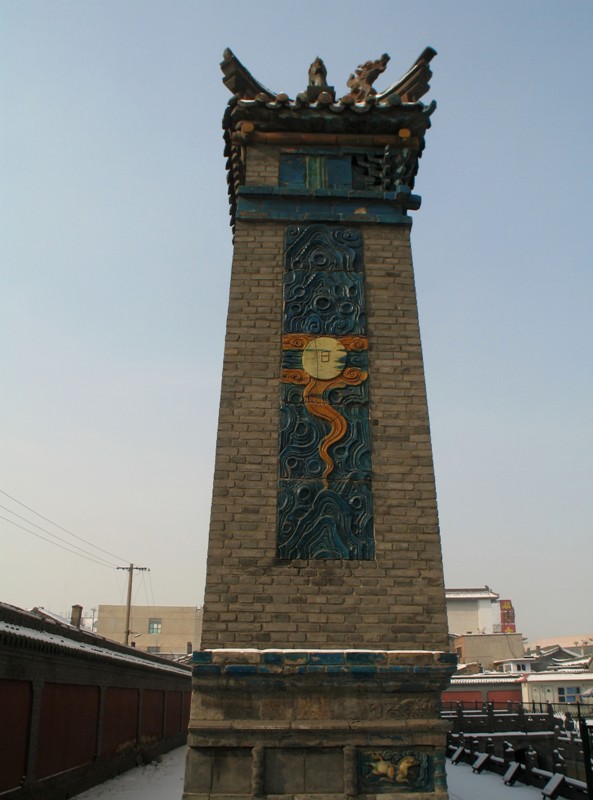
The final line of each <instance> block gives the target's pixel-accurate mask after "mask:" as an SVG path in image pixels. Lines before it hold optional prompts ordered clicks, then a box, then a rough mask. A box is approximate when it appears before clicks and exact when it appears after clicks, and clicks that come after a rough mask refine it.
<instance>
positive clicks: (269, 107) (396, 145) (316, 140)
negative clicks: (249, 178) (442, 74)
mask: <svg viewBox="0 0 593 800" xmlns="http://www.w3.org/2000/svg"><path fill="white" fill-rule="evenodd" d="M435 55H436V51H435V50H433V49H432V48H431V47H427V48H425V50H424V51H423V52H422V53H421V54H420V56H419V57H418V58H417V59H416V61H415V62H414V64H413V65H412V66H411V67H410V69H409V70H408V71H407V72H406V73H405V74H404V75H403V76H402V77H401V78H399V79H398V80H397V81H395V83H393V84H391V86H389V87H388V88H387V89H385V90H384V91H381V92H377V91H376V90H375V88H374V86H373V84H374V82H375V81H376V80H377V78H378V77H379V76H380V75H382V73H383V72H384V71H385V69H386V67H387V64H388V62H389V60H390V58H389V56H388V55H387V53H384V54H383V55H382V56H380V57H379V58H378V59H375V60H374V61H366V62H364V63H363V64H360V65H359V66H358V67H357V68H356V69H355V70H354V72H353V73H352V74H351V75H350V77H349V78H348V80H347V82H346V85H347V91H346V93H345V94H344V95H343V96H342V97H336V92H335V90H334V87H333V86H329V85H328V83H327V80H326V78H327V70H326V68H325V65H324V63H323V61H322V59H320V58H319V57H317V58H316V59H315V61H314V62H313V63H312V64H311V66H310V68H309V74H308V85H307V86H306V88H305V90H304V91H303V92H300V93H299V94H297V96H296V97H295V98H294V99H291V98H290V97H289V96H288V95H287V94H285V93H283V92H281V93H276V92H274V91H271V90H270V89H267V88H266V87H265V86H263V84H261V83H260V82H259V81H258V80H256V79H255V78H254V77H253V75H252V74H251V73H250V72H249V70H248V69H246V67H245V66H244V65H243V64H242V63H241V62H240V61H239V59H238V58H237V57H236V56H235V55H234V53H233V52H232V51H231V50H229V49H227V50H225V52H224V57H223V61H222V63H221V69H222V73H223V83H224V84H225V86H226V87H227V88H228V89H229V91H230V92H231V93H232V95H233V97H232V98H231V99H230V100H229V102H228V105H227V107H226V111H225V114H224V118H223V129H224V139H225V156H226V157H227V170H228V176H227V179H228V185H229V205H230V215H231V224H232V225H233V226H234V220H235V216H236V209H237V199H238V196H239V194H240V193H241V192H242V191H243V192H244V191H245V190H244V189H242V187H243V184H244V181H245V146H246V145H247V146H248V145H250V144H258V143H260V144H261V143H266V144H276V145H278V146H284V147H286V146H289V147H290V146H292V147H294V146H313V147H324V146H326V147H334V146H337V147H342V148H344V147H346V148H348V147H350V148H353V147H354V148H362V149H366V150H372V155H373V157H375V158H377V155H378V154H383V156H384V160H385V163H383V164H382V165H381V167H382V168H383V167H384V168H385V174H386V175H387V174H388V175H389V180H387V181H386V182H385V184H384V189H385V190H394V191H395V192H396V194H397V196H398V198H399V199H398V200H397V201H393V202H396V203H400V204H401V202H403V200H402V198H404V194H402V192H401V191H400V190H401V188H402V187H403V188H404V190H405V191H407V192H408V194H409V193H410V192H411V191H412V189H413V188H414V177H415V175H416V172H417V169H418V159H419V158H420V156H421V154H422V151H423V149H424V137H425V134H426V130H427V129H428V128H429V127H430V116H431V114H432V113H433V111H434V110H435V108H436V103H435V102H434V101H433V102H431V103H430V104H428V105H425V104H424V103H422V102H421V101H420V98H421V97H422V96H423V95H424V94H425V93H426V92H427V91H428V89H429V80H430V78H431V76H432V72H431V70H430V66H429V63H430V61H431V60H432V59H433V58H434V56H435ZM383 156H382V157H383ZM404 193H405V192H404ZM385 197H387V195H385ZM404 199H405V198H404ZM406 202H407V200H406ZM419 204H420V198H418V197H415V199H414V200H411V201H410V203H408V205H407V207H408V208H417V207H418V206H419ZM402 208H403V206H402Z"/></svg>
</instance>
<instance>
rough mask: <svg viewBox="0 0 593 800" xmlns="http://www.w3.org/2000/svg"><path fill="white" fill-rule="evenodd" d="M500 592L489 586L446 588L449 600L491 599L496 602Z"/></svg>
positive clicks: (446, 595)
mask: <svg viewBox="0 0 593 800" xmlns="http://www.w3.org/2000/svg"><path fill="white" fill-rule="evenodd" d="M499 597H500V595H499V594H497V593H496V592H492V591H491V590H490V589H489V588H488V587H487V586H484V587H480V588H477V589H475V588H471V589H445V598H446V599H447V600H490V601H491V602H493V603H495V602H496V601H497V600H498V598H499Z"/></svg>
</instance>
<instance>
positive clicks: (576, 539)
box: [0, 0, 593, 638]
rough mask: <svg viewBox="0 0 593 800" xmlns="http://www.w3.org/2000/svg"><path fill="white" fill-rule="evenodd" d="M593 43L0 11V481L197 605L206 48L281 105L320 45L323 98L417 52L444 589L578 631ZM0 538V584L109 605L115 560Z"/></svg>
mask: <svg viewBox="0 0 593 800" xmlns="http://www.w3.org/2000/svg"><path fill="white" fill-rule="evenodd" d="M592 32H593V6H592V5H591V3H589V2H585V0H572V2H570V3H558V2H547V0H539V2H535V0H523V2H521V3H517V2H510V1H509V0H499V2H497V3H488V4H487V3H481V2H475V0H471V1H470V0H468V1H467V2H465V0H452V2H448V3H444V2H437V0H434V2H424V1H423V0H419V1H418V0H417V2H415V3H413V4H410V3H403V2H399V0H389V2H368V3H366V4H363V5H361V4H360V3H359V2H357V3H354V2H350V1H349V0H346V1H344V0H343V1H342V2H326V3H323V4H320V3H318V2H308V1H307V2H298V3H295V2H292V3H289V2H283V0H277V1H276V2H273V3H272V2H267V1H265V0H261V2H251V3H246V2H236V0H229V1H227V2H226V3H224V4H215V3H206V2H197V0H194V2H182V1H180V0H167V2H164V0H161V1H160V2H151V0H143V1H142V2H140V1H136V2H135V1H134V0H102V1H101V2H97V0H88V1H87V2H74V0H68V1H65V0H54V2H51V3H49V2H31V0H19V2H14V1H13V2H9V1H8V0H4V2H3V3H0V53H1V55H0V59H1V62H0V73H1V76H2V77H1V84H0V114H1V117H2V122H1V123H0V135H1V137H2V139H1V142H0V169H1V173H0V193H1V195H0V197H1V200H0V202H1V209H0V226H1V227H0V237H1V240H0V246H1V252H2V266H1V268H0V269H1V271H2V285H3V291H2V293H1V298H0V303H1V308H0V336H1V337H2V346H1V349H0V358H1V364H0V367H1V374H2V393H1V397H0V442H1V447H0V490H2V491H3V492H5V493H7V495H10V496H11V497H13V498H16V499H17V500H20V501H21V502H22V503H24V504H26V505H28V506H30V507H31V508H32V509H35V510H36V511H38V512H39V513H41V514H43V515H44V516H45V517H47V518H48V519H51V520H53V521H55V522H57V523H59V524H60V525H61V526H63V527H64V528H66V529H68V530H69V531H73V532H75V533H76V534H77V535H79V536H81V537H83V538H84V539H86V540H88V541H89V542H93V543H95V544H97V545H98V546H100V547H102V548H103V549H104V550H105V551H108V552H109V553H110V554H112V556H110V557H109V558H108V561H110V562H111V563H113V564H120V563H121V565H123V564H125V563H126V562H128V561H133V562H134V563H136V564H141V565H145V566H149V567H150V568H151V573H150V580H148V579H147V578H146V577H144V578H142V577H139V578H138V581H137V583H136V587H137V591H136V592H135V599H136V602H138V603H147V602H148V603H156V604H175V605H191V604H201V601H202V593H203V583H204V563H205V554H206V544H207V529H208V517H209V503H210V492H211V480H212V471H213V463H214V442H215V428H216V417H217V404H218V392H219V386H220V371H221V359H222V349H223V337H224V321H225V314H226V303H227V290H228V281H229V272H230V260H231V235H230V229H229V227H228V207H227V199H226V180H225V173H224V159H223V155H222V140H221V118H222V113H223V111H224V107H225V104H226V102H227V100H228V97H229V96H230V95H228V93H227V90H226V89H225V88H224V86H223V85H222V82H221V73H220V70H219V62H220V60H221V58H222V53H223V50H224V48H225V47H227V46H228V47H231V48H232V49H233V50H234V51H235V53H236V54H237V55H238V56H239V58H240V59H241V60H242V61H243V62H244V63H245V64H246V65H247V67H248V68H249V69H250V70H251V71H252V72H253V74H254V75H255V76H256V77H257V78H258V79H259V80H260V81H261V82H262V83H263V84H264V85H266V86H269V87H270V88H272V89H274V90H276V91H286V92H287V93H288V94H290V95H291V96H294V95H295V94H297V93H298V92H299V91H302V90H303V89H304V87H305V85H306V78H307V69H308V66H309V64H310V62H311V61H312V60H313V59H314V58H315V56H316V55H320V56H321V57H322V58H324V60H325V63H326V66H327V69H328V73H329V74H328V78H329V81H330V83H333V84H334V85H335V86H336V88H337V90H338V92H340V91H342V89H343V90H344V91H345V88H346V87H345V84H346V80H347V78H348V75H349V74H350V72H351V71H352V70H353V69H354V67H356V66H357V64H359V63H361V62H362V61H364V60H367V59H369V58H376V57H378V56H379V55H380V54H381V53H383V52H388V53H389V54H390V55H391V61H390V63H389V66H388V69H387V72H386V74H385V75H384V76H382V79H380V80H379V81H378V82H377V87H378V88H379V89H382V88H385V87H386V86H387V85H389V84H390V83H391V82H393V81H394V80H395V79H396V78H397V77H399V76H400V75H401V74H402V73H403V72H404V71H405V70H406V69H407V68H408V67H409V66H410V65H411V64H412V63H413V61H414V60H415V58H416V57H417V56H418V55H419V53H420V52H421V51H422V50H423V48H424V47H425V46H426V45H431V46H433V47H435V49H436V50H437V51H438V56H437V58H436V59H435V60H434V62H433V72H434V77H433V80H432V88H431V90H430V92H429V94H428V96H427V98H426V99H427V100H429V99H431V98H433V97H434V98H435V99H436V100H437V102H438V109H437V112H436V113H435V114H434V116H433V127H432V129H431V130H430V131H429V133H428V139H427V149H426V151H425V154H424V156H423V158H422V161H421V165H420V173H419V177H418V180H417V184H416V190H417V192H418V193H419V194H421V195H422V197H423V205H422V208H421V209H420V210H419V211H418V212H416V213H415V215H414V227H413V231H412V237H413V252H414V261H415V269H416V280H417V288H418V296H419V306H420V316H421V329H422V338H423V346H424V356H425V366H426V375H427V386H428V396H429V406H430V415H431V426H432V435H433V448H434V455H435V464H436V470H437V487H438V493H439V511H440V518H441V529H442V538H443V550H444V561H445V577H446V583H447V585H448V586H450V587H457V586H480V585H484V584H488V585H489V586H491V587H492V588H493V589H494V590H495V591H497V592H499V593H500V594H501V596H502V597H510V598H511V599H512V600H513V602H514V604H515V608H516V611H517V621H518V625H519V629H520V630H522V632H524V633H525V635H527V636H528V637H530V638H536V637H538V636H548V635H549V636H552V635H554V634H559V635H560V634H573V633H574V634H584V633H591V632H593V620H592V619H591V610H590V609H591V602H590V595H591V588H590V586H591V563H592V555H593V547H592V544H591V516H592V515H591V498H592V496H593V492H592V487H591V483H592V479H591V476H592V474H593V464H592V461H593V457H592V453H593V441H592V439H593V436H592V430H593V424H592V423H593V420H592V416H593V412H592V403H591V394H592V388H593V376H592V371H591V342H592V340H593V336H592V334H593V331H592V327H593V325H592V315H591V310H590V308H591V297H592V289H593V277H592V270H591V267H590V257H589V254H590V253H591V252H592V250H593V241H592V239H593V235H592V230H593V226H591V223H590V219H589V217H590V207H591V200H590V186H591V185H592V184H593V175H592V172H593V170H592V164H593V159H592V157H591V144H590V139H591V134H590V132H591V129H592V127H593V112H592V106H591V102H590V96H591V90H590V78H591V75H592V74H593V54H592V50H591V46H590V40H591V34H592ZM7 495H6V494H3V495H0V505H3V506H5V507H6V508H10V509H12V510H13V511H16V512H17V513H20V514H22V515H23V516H25V517H27V519H29V520H32V521H34V522H36V523H37V524H38V525H40V526H42V527H43V528H46V529H47V530H51V531H52V532H54V533H57V534H59V535H61V536H63V537H64V538H65V539H66V540H69V541H72V540H71V539H70V537H68V536H67V535H66V534H65V533H64V532H60V531H59V529H56V528H54V527H51V526H50V525H49V523H47V522H45V521H43V520H41V519H40V518H38V517H35V516H34V515H33V514H32V513H31V512H30V511H27V510H25V509H23V507H22V506H19V505H18V504H16V503H15V502H14V501H13V500H10V499H9V498H8V497H7ZM0 515H2V516H6V517H9V518H10V519H12V520H13V521H17V522H19V524H22V525H24V526H27V524H28V523H25V522H24V521H23V520H18V518H16V517H14V516H13V515H11V514H10V512H8V511H6V510H4V509H2V508H0ZM30 529H31V530H34V531H36V532H37V533H39V534H41V535H43V536H47V534H46V533H44V532H43V531H41V530H40V529H38V528H30ZM0 537H1V539H0V540H1V542H2V552H3V557H2V559H1V562H0V587H1V590H0V599H2V600H4V601H6V602H11V603H14V604H16V605H21V606H25V607H31V606H33V605H44V606H46V607H49V608H52V609H54V610H56V611H60V610H65V609H67V608H69V606H70V605H71V604H72V603H81V604H82V605H84V606H85V607H86V608H91V607H96V606H97V605H98V604H99V603H113V602H115V603H117V602H120V601H121V600H122V598H123V595H124V584H125V580H124V573H122V572H118V571H116V570H114V569H108V568H106V567H105V566H100V565H96V564H94V563H91V562H89V561H86V560H83V559H81V558H78V557H75V556H74V555H71V554H68V553H66V552H64V551H63V550H59V549H58V548H56V547H53V546H51V545H50V544H48V543H46V542H44V541H42V540H40V539H38V538H35V537H33V536H32V535H31V534H28V533H26V532H25V531H23V530H21V529H19V528H16V527H15V526H14V525H12V524H9V523H8V522H5V521H4V520H2V519H0ZM78 544H79V545H81V546H83V547H84V548H85V549H88V550H90V548H89V547H88V546H87V545H84V544H83V543H81V542H78ZM93 552H96V551H93ZM103 555H105V554H103ZM113 556H117V558H113Z"/></svg>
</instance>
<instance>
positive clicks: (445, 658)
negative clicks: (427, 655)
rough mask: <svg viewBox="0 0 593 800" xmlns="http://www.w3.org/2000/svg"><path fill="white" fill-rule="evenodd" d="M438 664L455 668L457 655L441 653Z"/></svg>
mask: <svg viewBox="0 0 593 800" xmlns="http://www.w3.org/2000/svg"><path fill="white" fill-rule="evenodd" d="M439 663H440V664H451V665H452V666H455V665H456V664H457V655H456V654H455V653H441V655H440V656H439Z"/></svg>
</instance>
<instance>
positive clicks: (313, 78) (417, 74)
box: [220, 47, 436, 106]
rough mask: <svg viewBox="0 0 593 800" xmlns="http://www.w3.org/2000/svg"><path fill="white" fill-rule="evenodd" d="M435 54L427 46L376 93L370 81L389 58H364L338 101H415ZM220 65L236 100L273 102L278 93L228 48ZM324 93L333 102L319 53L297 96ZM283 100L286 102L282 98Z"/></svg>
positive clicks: (312, 99)
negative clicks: (401, 71)
mask: <svg viewBox="0 0 593 800" xmlns="http://www.w3.org/2000/svg"><path fill="white" fill-rule="evenodd" d="M434 56H436V50H434V49H433V48H432V47H426V48H425V49H424V50H423V51H422V53H421V54H420V56H419V57H418V58H417V59H416V61H415V62H414V64H413V65H412V66H411V67H410V69H409V70H408V71H407V72H406V73H405V74H404V75H403V76H402V77H401V78H399V80H397V81H396V82H395V83H393V84H392V85H391V86H390V87H389V88H388V89H386V90H385V91H383V92H379V93H378V92H377V91H376V89H375V88H374V87H373V83H374V82H375V81H376V79H377V78H378V77H379V75H381V74H382V73H383V72H384V71H385V67H386V66H387V63H388V61H389V60H390V58H389V56H388V55H387V53H384V54H383V55H382V56H381V57H380V58H378V59H377V60H376V61H365V62H364V64H360V65H359V66H358V67H357V68H356V70H355V71H354V73H352V74H351V75H350V77H349V78H348V82H347V86H348V88H349V89H350V92H349V93H348V94H346V95H344V97H342V98H341V99H340V100H339V101H338V103H340V104H344V106H347V105H353V104H355V103H368V102H373V100H371V98H374V101H375V102H376V103H381V102H383V101H389V102H390V103H392V104H393V103H394V101H395V100H396V98H399V99H400V100H401V102H403V103H415V102H417V101H418V100H420V98H421V97H422V96H423V95H425V94H426V92H427V91H428V90H429V88H430V86H429V80H430V78H431V77H432V72H431V70H430V66H429V63H430V61H431V60H432V59H433V58H434ZM220 67H221V69H222V72H223V76H224V77H223V83H224V85H225V86H226V87H227V89H228V90H229V91H230V92H231V93H232V94H233V95H234V96H235V98H237V99H238V100H255V99H256V98H258V99H260V100H261V101H264V102H272V101H274V100H275V99H276V97H277V96H278V95H277V92H272V91H270V89H266V87H265V86H263V85H262V84H261V83H260V82H259V81H257V80H256V79H255V78H254V77H253V75H252V74H251V73H250V72H249V70H248V69H247V68H246V67H245V66H243V64H242V63H241V62H240V61H239V59H238V58H237V57H236V56H235V54H234V53H233V51H232V50H230V49H229V48H227V49H226V50H225V51H224V55H223V60H222V63H221V65H220ZM324 93H327V95H328V96H329V97H330V98H331V102H333V101H334V98H335V93H334V88H333V86H328V85H327V70H326V68H325V64H324V63H323V60H322V59H321V58H319V56H318V57H317V58H316V59H315V61H314V62H313V63H312V64H311V66H310V67H309V84H308V86H307V91H306V92H304V93H303V94H302V95H299V98H301V102H302V100H303V99H305V98H306V100H307V101H308V102H310V103H311V102H315V101H316V100H317V99H318V98H319V96H320V95H323V94H324ZM283 97H284V96H283ZM323 99H324V101H325V100H326V99H327V98H325V97H324V98H323ZM283 102H285V101H284V100H283ZM290 102H292V101H290Z"/></svg>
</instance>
